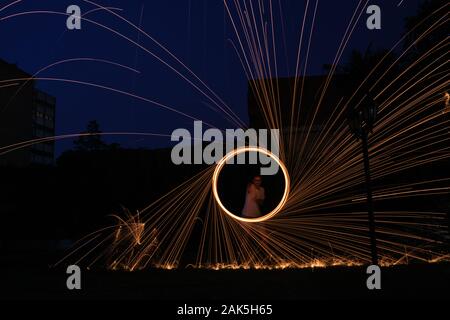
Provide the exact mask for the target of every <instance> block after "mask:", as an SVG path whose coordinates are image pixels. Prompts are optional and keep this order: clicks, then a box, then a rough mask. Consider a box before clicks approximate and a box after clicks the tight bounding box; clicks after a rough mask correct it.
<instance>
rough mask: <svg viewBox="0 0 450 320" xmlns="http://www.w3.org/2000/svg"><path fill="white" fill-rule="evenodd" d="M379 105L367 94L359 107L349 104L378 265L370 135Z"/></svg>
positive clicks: (373, 249)
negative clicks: (359, 145) (362, 159)
mask: <svg viewBox="0 0 450 320" xmlns="http://www.w3.org/2000/svg"><path fill="white" fill-rule="evenodd" d="M377 112H378V107H377V105H376V104H375V102H374V101H373V99H372V98H371V97H370V96H368V95H366V96H365V97H364V98H363V99H362V100H361V101H360V103H359V104H358V106H357V107H352V106H349V109H348V114H347V121H348V125H349V127H350V130H351V131H352V133H353V134H354V135H355V137H356V138H357V139H358V140H359V139H361V142H362V149H363V156H364V157H363V158H364V170H365V176H366V191H367V211H368V214H369V238H370V250H371V256H372V264H373V265H378V255H377V242H376V234H375V217H374V212H373V201H372V188H371V178H370V162H369V146H368V136H369V133H371V132H372V129H373V126H374V124H375V121H376V120H377Z"/></svg>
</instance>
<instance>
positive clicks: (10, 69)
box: [0, 60, 34, 167]
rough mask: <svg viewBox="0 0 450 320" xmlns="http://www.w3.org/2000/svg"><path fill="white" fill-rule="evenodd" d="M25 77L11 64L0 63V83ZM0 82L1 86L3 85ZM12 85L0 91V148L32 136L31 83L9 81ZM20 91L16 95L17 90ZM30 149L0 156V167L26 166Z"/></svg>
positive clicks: (29, 160)
mask: <svg viewBox="0 0 450 320" xmlns="http://www.w3.org/2000/svg"><path fill="white" fill-rule="evenodd" d="M28 77H30V75H29V74H27V73H25V72H23V71H22V70H20V69H18V68H17V67H16V66H15V65H12V64H8V63H6V62H4V61H1V60H0V80H9V79H20V78H28ZM4 84H5V83H3V84H2V85H4ZM7 84H15V85H12V86H7V87H1V88H0V147H4V146H8V145H11V144H15V143H19V142H22V141H26V140H29V139H30V138H31V137H32V135H33V132H32V122H33V120H32V117H31V113H32V108H33V90H34V83H33V82H32V81H30V82H28V83H27V84H26V85H24V86H23V87H22V88H21V86H22V85H23V81H17V82H11V83H9V82H8V83H7ZM19 88H21V90H20V92H19V93H17V94H16V92H17V90H18V89H19ZM30 150H31V148H29V147H28V148H24V149H21V150H17V151H13V152H11V153H8V154H6V155H1V156H0V164H2V165H11V166H19V167H21V166H28V165H30V164H31V151H30Z"/></svg>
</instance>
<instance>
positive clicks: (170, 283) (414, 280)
mask: <svg viewBox="0 0 450 320" xmlns="http://www.w3.org/2000/svg"><path fill="white" fill-rule="evenodd" d="M41 261H46V258H45V257H44V256H38V257H36V256H29V257H28V258H27V257H26V256H23V255H20V256H16V257H14V256H10V257H5V256H2V257H1V258H0V262H1V263H0V274H1V280H0V281H1V285H0V300H5V299H6V300H9V299H33V300H35V299H37V300H46V299H61V300H71V299H77V300H79V299H81V300H83V299H149V300H161V301H162V300H164V301H167V300H169V301H182V302H187V303H189V302H196V301H207V302H213V303H214V302H216V303H218V302H224V301H245V302H252V301H253V302H256V301H258V302H259V301H275V302H276V301H281V300H291V301H292V300H303V299H373V298H375V299H449V297H450V295H449V290H450V264H448V263H439V264H412V265H409V266H395V267H389V268H382V277H381V283H382V290H380V291H377V292H374V291H369V290H368V289H367V287H366V279H367V275H366V272H365V268H363V267H351V268H350V267H349V268H343V267H333V268H326V269H321V268H316V269H303V270H277V271H258V270H252V271H248V270H236V271H235V270H222V271H212V270H211V271H210V270H194V269H179V270H153V269H152V270H147V271H139V272H134V273H129V272H117V271H116V272H107V271H93V270H84V271H82V289H81V290H79V291H76V290H75V291H69V290H67V289H66V279H67V275H66V273H65V269H64V268H56V269H55V268H48V267H46V266H45V264H44V263H41ZM48 261H50V262H54V261H55V260H53V259H51V260H48Z"/></svg>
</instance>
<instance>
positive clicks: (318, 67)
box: [0, 0, 419, 152]
mask: <svg viewBox="0 0 450 320" xmlns="http://www.w3.org/2000/svg"><path fill="white" fill-rule="evenodd" d="M11 2H13V1H12V0H7V1H4V0H1V1H0V8H1V7H3V6H5V5H7V4H8V3H11ZM277 2H278V0H274V3H277ZM280 2H281V5H282V9H283V11H284V15H285V20H284V23H285V36H286V43H287V57H288V59H287V60H286V59H284V60H285V61H280V64H282V65H283V68H282V69H281V72H280V75H282V76H286V75H289V74H292V73H293V70H294V68H293V64H294V63H293V62H294V57H295V55H296V49H297V45H298V39H299V26H300V23H301V19H302V17H303V12H304V7H305V3H306V1H299V0H280ZM399 2H400V0H383V1H382V0H378V1H372V2H371V3H373V4H377V5H379V6H380V7H381V9H382V30H380V31H369V30H368V29H367V28H366V26H365V24H366V17H367V15H365V14H364V15H363V17H362V19H361V20H360V23H359V24H358V26H357V28H356V30H355V33H354V35H353V37H352V39H351V40H350V42H349V44H348V46H347V50H346V53H347V56H348V53H349V52H350V51H351V50H352V49H360V50H365V49H366V48H367V46H368V45H369V43H372V44H373V47H374V48H391V47H392V46H393V44H394V43H395V42H396V41H398V39H399V38H400V37H401V35H402V33H403V31H404V18H405V17H406V16H410V15H413V14H414V13H415V11H416V10H417V7H418V2H419V1H418V0H405V1H403V3H402V5H401V6H399V7H398V6H397V4H398V3H399ZM98 3H99V4H101V5H103V6H108V7H116V8H121V9H122V11H115V12H117V13H119V14H121V15H123V16H124V17H125V18H127V19H129V20H131V21H132V22H133V23H135V24H137V25H141V26H142V28H143V29H144V30H145V31H146V32H147V33H149V34H150V35H151V36H153V37H154V38H155V39H157V40H158V41H160V42H161V43H162V44H164V45H165V46H166V47H167V48H169V49H170V50H171V52H172V53H174V54H175V55H176V56H177V57H179V58H180V59H181V60H182V61H184V62H185V63H186V64H187V65H188V66H189V67H190V68H191V69H192V70H193V71H194V72H195V73H196V74H197V75H198V76H199V77H200V78H201V79H203V80H204V81H205V82H206V83H207V84H208V85H209V86H210V87H211V89H213V90H214V91H215V92H216V93H217V94H218V95H219V96H220V97H221V98H222V99H223V100H224V101H225V102H227V104H228V105H229V106H231V107H232V108H233V110H234V111H235V112H236V113H237V114H238V115H239V116H240V118H241V119H242V120H244V121H245V122H247V81H246V76H245V73H244V72H243V69H242V67H241V64H240V61H239V59H238V57H237V55H236V53H235V51H234V49H233V48H232V46H231V45H230V42H229V40H228V39H232V40H235V36H234V34H233V33H232V29H231V26H230V21H229V20H228V17H227V16H226V15H225V12H224V6H223V2H222V1H220V0H149V1H143V0H128V1H118V0H116V1H106V0H104V1H100V0H98ZM314 3H315V1H313V3H312V4H314ZM357 3H358V1H357V0H345V1H334V0H333V1H332V0H320V2H319V7H318V15H317V20H316V26H315V32H314V38H313V43H312V48H311V57H310V60H309V66H308V72H307V73H308V74H322V73H323V72H324V71H323V65H324V64H326V63H331V62H332V59H333V58H334V56H335V54H336V50H337V48H338V45H339V43H340V41H341V38H342V36H343V34H344V32H345V28H346V26H347V23H348V21H349V19H350V17H351V15H352V14H353V10H354V8H355V7H356V5H357ZM71 4H76V5H79V6H80V7H81V10H82V14H83V13H85V12H87V11H89V10H91V9H93V8H94V6H92V5H91V4H89V3H86V2H84V1H81V0H70V1H64V0H53V1H45V0H39V1H30V0H28V1H27V0H24V1H22V2H21V3H18V4H16V5H14V6H12V7H9V8H7V9H6V10H4V11H1V12H0V18H2V17H5V16H8V15H10V14H14V13H19V12H23V11H30V10H52V11H59V12H65V11H66V8H67V6H69V5H71ZM86 17H87V18H89V19H92V20H95V21H98V22H100V23H102V24H105V25H107V26H109V27H110V28H113V29H115V30H117V31H119V32H121V33H123V34H125V35H126V36H127V37H130V38H131V39H133V40H135V41H137V42H139V43H140V44H142V45H144V46H145V47H147V48H148V49H150V50H156V51H155V52H156V53H159V54H161V50H157V47H156V46H155V45H154V44H152V42H151V41H149V40H148V39H146V38H145V37H144V36H142V35H141V36H139V35H138V32H137V31H136V30H134V29H133V28H131V27H130V26H127V25H126V23H124V22H123V21H120V20H119V19H118V18H116V17H114V16H112V15H111V14H110V13H108V12H102V11H96V12H93V13H90V14H89V15H88V16H86ZM276 22H277V26H278V27H280V26H281V21H280V20H279V19H278V20H276ZM0 38H1V39H2V41H1V43H2V44H1V45H0V58H2V59H4V60H6V61H8V62H10V63H16V64H18V66H19V67H20V68H22V69H23V70H25V71H27V72H29V73H31V74H33V73H34V72H36V71H37V70H39V69H41V68H43V67H44V66H47V65H49V64H51V63H53V62H56V61H59V60H62V59H70V58H97V59H106V60H111V61H114V62H117V63H120V64H124V65H127V66H129V67H132V68H136V69H138V70H139V71H140V73H139V74H136V73H133V72H131V71H129V70H124V69H122V68H118V67H116V66H113V65H109V64H102V63H98V62H89V61H81V62H71V63H66V64H62V65H59V66H56V67H54V68H51V69H48V70H46V71H45V72H43V73H42V74H41V76H43V77H57V78H67V79H75V80H83V81H89V82H93V83H96V84H101V85H105V86H110V87H113V88H117V89H120V90H123V91H128V92H133V93H135V94H138V95H141V96H143V97H145V98H148V99H152V100H156V101H158V102H161V103H163V104H166V105H168V106H171V107H173V108H176V109H179V110H180V111H182V112H186V113H189V114H191V115H192V116H194V117H197V118H199V119H202V120H204V121H206V122H209V123H212V124H213V125H215V126H217V127H219V128H232V127H234V125H233V124H231V123H229V122H227V121H226V119H224V117H223V115H221V114H217V113H215V112H213V111H212V110H211V109H210V108H209V107H208V106H207V103H208V100H207V99H206V98H205V97H204V96H202V95H201V94H199V93H198V92H197V91H196V90H195V89H193V88H192V87H191V86H190V85H189V84H187V83H186V82H185V81H184V80H183V79H181V78H180V77H179V76H177V75H176V74H175V73H174V72H173V71H171V70H170V69H168V68H167V67H166V66H164V65H162V64H161V63H160V62H158V61H157V60H156V59H154V58H153V57H152V56H150V55H149V54H147V53H145V52H144V51H142V50H140V49H137V48H136V47H135V46H133V44H131V43H129V42H127V41H126V40H124V39H121V38H120V37H118V36H116V35H114V34H112V33H111V32H108V31H106V30H104V29H101V28H99V27H97V26H95V25H93V24H90V23H89V22H86V21H83V22H82V30H75V31H68V30H67V29H66V17H65V16H62V15H51V14H37V15H24V16H18V17H14V18H11V19H7V20H3V21H0ZM283 53H284V52H283ZM284 56H285V55H284ZM345 56H346V54H344V57H345ZM161 57H163V58H167V57H168V56H167V54H161ZM289 60H290V70H289V71H287V70H286V69H287V63H286V61H289ZM180 69H181V68H180ZM38 87H39V88H40V89H43V90H44V91H46V92H48V93H50V94H51V95H53V96H55V97H56V98H57V134H66V133H79V132H82V131H83V130H84V129H85V127H86V123H87V122H88V121H89V120H92V119H97V120H98V121H99V123H100V125H101V129H102V130H103V131H105V132H112V131H120V132H152V133H164V134H171V132H172V131H173V130H174V129H176V128H179V127H185V128H191V127H192V120H191V119H188V118H185V117H183V116H181V115H178V114H175V113H172V112H170V111H167V110H163V109H161V108H159V107H157V106H155V105H153V104H150V103H146V102H142V101H139V100H136V99H133V98H131V97H127V96H124V95H121V94H118V93H112V92H110V91H105V90H102V89H99V88H92V87H87V86H82V85H76V84H68V83H59V82H46V81H40V82H39V83H38ZM108 140H109V141H118V142H120V143H121V144H122V145H123V146H126V147H160V146H166V145H168V144H169V143H170V141H169V138H154V137H132V138H130V137H128V138H117V137H115V138H109V139H108ZM71 146H72V145H71V142H70V141H65V142H59V143H58V150H59V152H60V151H62V150H64V149H67V148H70V147H71Z"/></svg>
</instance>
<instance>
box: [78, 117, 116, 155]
mask: <svg viewBox="0 0 450 320" xmlns="http://www.w3.org/2000/svg"><path fill="white" fill-rule="evenodd" d="M85 133H87V134H88V135H83V136H80V137H78V139H77V140H75V141H74V142H73V144H74V145H75V149H76V150H78V151H99V150H105V149H107V147H108V145H107V144H106V143H105V142H104V141H103V140H102V137H101V131H100V125H99V123H98V122H97V120H91V121H89V123H88V125H87V131H86V132H85Z"/></svg>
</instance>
